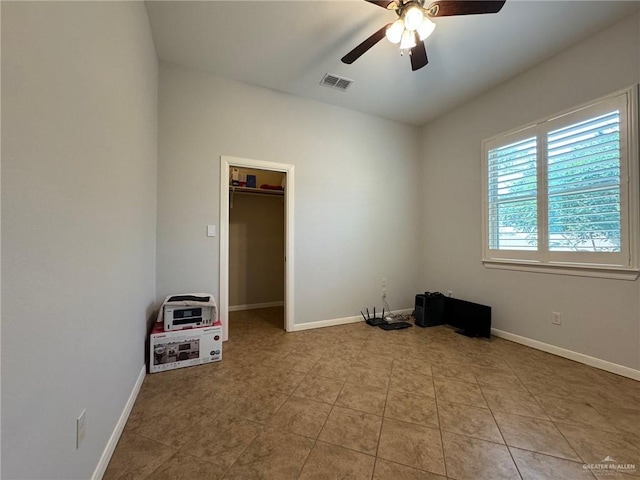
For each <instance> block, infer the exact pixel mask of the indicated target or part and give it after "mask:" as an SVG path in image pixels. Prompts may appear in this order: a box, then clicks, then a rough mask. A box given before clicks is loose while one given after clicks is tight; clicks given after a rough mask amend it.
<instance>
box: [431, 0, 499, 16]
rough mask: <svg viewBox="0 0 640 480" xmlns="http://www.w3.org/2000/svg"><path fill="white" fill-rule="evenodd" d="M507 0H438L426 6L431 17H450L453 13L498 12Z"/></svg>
mask: <svg viewBox="0 0 640 480" xmlns="http://www.w3.org/2000/svg"><path fill="white" fill-rule="evenodd" d="M505 2H506V0H497V1H481V0H477V1H475V0H437V1H435V2H432V3H431V4H429V6H428V7H427V8H426V10H427V12H428V14H429V16H430V17H450V16H453V15H478V14H482V13H498V12H499V11H500V10H501V9H502V7H503V6H504V4H505Z"/></svg>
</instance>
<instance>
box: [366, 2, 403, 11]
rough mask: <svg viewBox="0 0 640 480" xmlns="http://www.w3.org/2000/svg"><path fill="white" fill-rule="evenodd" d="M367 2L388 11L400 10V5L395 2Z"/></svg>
mask: <svg viewBox="0 0 640 480" xmlns="http://www.w3.org/2000/svg"><path fill="white" fill-rule="evenodd" d="M365 1H366V2H369V3H373V4H374V5H378V6H379V7H382V8H386V9H388V10H395V9H396V8H398V3H397V2H396V1H395V0H365Z"/></svg>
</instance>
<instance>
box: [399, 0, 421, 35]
mask: <svg viewBox="0 0 640 480" xmlns="http://www.w3.org/2000/svg"><path fill="white" fill-rule="evenodd" d="M422 20H424V13H422V9H421V8H420V7H416V6H415V5H414V6H412V7H410V8H409V9H408V10H407V11H406V12H404V28H406V29H407V30H410V31H412V32H413V31H415V30H416V29H417V28H418V27H419V26H420V25H421V24H422Z"/></svg>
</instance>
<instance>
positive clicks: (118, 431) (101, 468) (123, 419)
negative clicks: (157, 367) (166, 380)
mask: <svg viewBox="0 0 640 480" xmlns="http://www.w3.org/2000/svg"><path fill="white" fill-rule="evenodd" d="M146 374H147V366H146V365H142V370H140V374H139V375H138V379H137V380H136V383H135V385H134V386H133V390H132V391H131V395H129V399H128V400H127V403H126V404H125V406H124V410H122V414H121V415H120V418H119V419H118V423H116V428H114V429H113V433H111V437H109V441H108V442H107V446H106V447H105V448H104V451H103V452H102V456H101V457H100V461H99V462H98V465H97V466H96V469H95V470H94V472H93V475H92V476H91V480H102V477H103V476H104V472H105V471H106V470H107V466H108V465H109V461H110V460H111V456H112V455H113V452H114V450H115V449H116V445H118V440H120V435H122V431H123V430H124V426H125V425H126V423H127V420H128V419H129V415H130V414H131V409H133V404H134V403H136V398H137V397H138V393H139V392H140V387H142V382H143V381H144V377H145V375H146Z"/></svg>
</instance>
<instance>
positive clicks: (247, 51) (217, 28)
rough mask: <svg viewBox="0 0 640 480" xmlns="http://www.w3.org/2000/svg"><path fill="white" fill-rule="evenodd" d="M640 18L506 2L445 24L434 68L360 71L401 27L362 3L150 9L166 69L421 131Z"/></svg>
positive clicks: (615, 6) (567, 4) (612, 7)
mask: <svg viewBox="0 0 640 480" xmlns="http://www.w3.org/2000/svg"><path fill="white" fill-rule="evenodd" d="M427 3H429V2H427ZM639 8H640V1H637V0H636V1H606V0H602V1H577V0H573V1H524V0H507V3H506V4H505V6H504V7H503V9H502V11H501V12H500V13H498V14H494V15H472V16H464V17H443V18H438V19H435V23H436V24H437V28H436V30H435V32H434V33H433V35H432V36H431V37H429V38H428V39H427V41H426V47H427V54H428V57H429V65H427V66H426V67H424V68H422V69H421V70H418V71H416V72H412V71H411V67H410V61H409V58H407V57H401V56H400V53H399V50H398V48H397V46H395V45H392V44H391V43H389V42H388V41H387V40H386V39H383V40H382V41H381V42H380V43H378V44H377V45H376V46H374V47H373V48H372V49H371V50H369V51H368V52H367V53H366V54H364V55H363V56H362V57H360V59H359V60H357V61H356V62H355V63H354V64H352V65H345V64H343V63H342V62H340V58H342V57H343V56H344V55H345V54H346V53H347V52H349V51H350V50H351V49H352V48H353V47H355V46H356V45H357V44H359V43H360V42H361V41H363V40H364V39H365V38H367V37H368V36H369V35H371V34H372V33H373V32H374V31H376V30H378V29H379V28H381V27H382V26H383V25H385V24H386V23H389V22H391V21H393V20H395V18H396V16H395V13H394V12H392V11H387V10H385V9H383V8H380V7H378V6H376V5H373V4H370V3H367V2H365V1H363V0H352V1H328V0H325V1H301V0H299V1H268V0H259V1H238V0H236V1H197V2H191V1H147V11H148V13H149V19H150V22H151V29H152V32H153V38H154V41H155V45H156V50H157V52H158V56H159V58H160V59H161V60H163V61H166V62H170V63H175V64H178V65H183V66H186V67H192V68H197V69H201V70H206V71H209V72H213V73H215V74H217V75H220V76H222V77H226V78H231V79H235V80H239V81H242V82H245V83H249V84H253V85H259V86H262V87H266V88H271V89H273V90H278V91H281V92H286V93H291V94H294V95H298V96H300V97H305V98H309V99H313V100H318V101H321V102H325V103H330V104H333V105H339V106H342V107H346V108H350V109H353V110H358V111H361V112H366V113H370V114H373V115H377V116H379V117H384V118H389V119H392V120H398V121H401V122H406V123H409V124H413V125H423V124H424V123H426V122H428V121H429V120H432V119H434V118H435V117H437V116H438V115H441V114H442V113H444V112H446V111H448V110H450V109H452V108H454V107H456V106H457V105H460V104H462V103H464V102H466V101H468V100H469V99H471V98H473V97H474V96H476V95H478V94H480V93H482V92H484V91H486V90H488V89H490V88H492V87H494V86H496V85H498V84H500V83H502V82H504V81H505V80H507V79H509V78H511V77H513V76H515V75H517V74H519V73H520V72H523V71H525V70H527V69H529V68H531V67H532V66H534V65H536V64H537V63H539V62H541V61H542V60H544V59H546V58H548V57H550V56H552V55H554V54H556V53H558V52H559V51H561V50H563V49H565V48H567V47H568V46H570V45H572V44H574V43H576V42H578V41H580V40H581V39H583V38H585V37H587V36H589V35H591V34H593V33H595V32H597V31H598V30H601V29H603V28H605V27H607V26H609V25H611V24H612V23H614V22H616V21H618V20H620V19H622V18H623V17H625V16H627V15H630V14H632V13H634V12H636V11H637V10H638V9H639ZM594 61H597V59H594ZM327 72H329V73H333V74H336V75H340V76H344V77H347V78H349V79H352V80H354V83H353V85H351V87H350V88H349V89H348V90H347V91H346V92H342V91H339V90H335V89H332V88H327V87H324V86H321V85H320V84H319V82H320V80H321V78H322V77H323V76H324V74H325V73H327Z"/></svg>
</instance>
